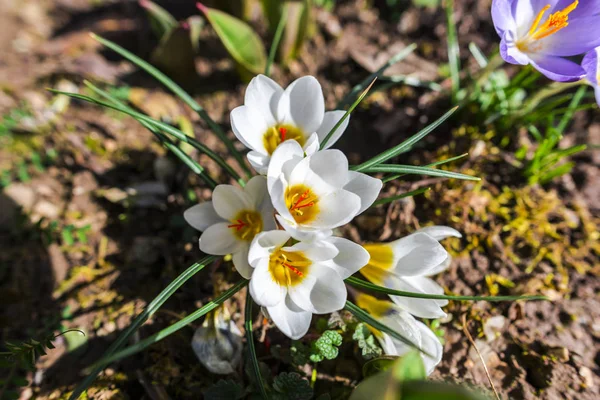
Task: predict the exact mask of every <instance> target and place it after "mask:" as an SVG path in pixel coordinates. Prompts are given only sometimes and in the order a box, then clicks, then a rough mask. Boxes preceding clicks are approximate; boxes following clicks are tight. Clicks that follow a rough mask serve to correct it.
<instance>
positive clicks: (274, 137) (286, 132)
mask: <svg viewBox="0 0 600 400" xmlns="http://www.w3.org/2000/svg"><path fill="white" fill-rule="evenodd" d="M286 140H295V141H296V142H298V143H299V144H300V146H304V143H305V142H306V138H305V137H304V132H302V130H301V129H299V128H297V127H295V126H293V125H276V126H273V127H271V128H269V129H267V131H266V132H265V134H264V136H263V144H264V145H265V149H266V150H267V153H269V155H271V154H273V152H274V151H275V149H276V148H277V146H279V145H280V144H281V143H282V142H285V141H286Z"/></svg>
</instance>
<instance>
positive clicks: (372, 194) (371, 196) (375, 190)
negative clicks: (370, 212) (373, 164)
mask: <svg viewBox="0 0 600 400" xmlns="http://www.w3.org/2000/svg"><path fill="white" fill-rule="evenodd" d="M348 178H349V180H348V183H347V184H346V185H345V186H344V190H347V191H349V192H352V193H354V194H356V195H357V196H358V197H360V210H359V211H358V214H360V213H362V212H363V211H365V210H366V209H367V208H369V207H371V205H372V204H373V202H374V201H375V200H376V199H377V196H379V192H381V188H382V187H383V182H381V179H377V178H373V177H372V176H369V175H367V174H363V173H360V172H356V171H348Z"/></svg>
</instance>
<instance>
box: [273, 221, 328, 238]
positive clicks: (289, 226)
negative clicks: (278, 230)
mask: <svg viewBox="0 0 600 400" xmlns="http://www.w3.org/2000/svg"><path fill="white" fill-rule="evenodd" d="M275 218H277V222H279V224H280V225H281V226H282V227H283V229H285V231H286V232H288V233H289V234H290V235H292V237H293V238H294V239H296V240H300V241H307V242H311V241H315V240H320V239H325V238H327V237H329V236H331V235H332V234H333V232H332V231H331V230H330V229H319V228H311V227H309V226H299V225H298V224H297V223H296V221H294V220H289V219H285V218H283V217H282V216H281V215H276V216H275Z"/></svg>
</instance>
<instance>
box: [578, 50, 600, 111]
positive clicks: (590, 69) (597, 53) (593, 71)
mask: <svg viewBox="0 0 600 400" xmlns="http://www.w3.org/2000/svg"><path fill="white" fill-rule="evenodd" d="M581 66H582V67H583V69H584V71H585V77H586V78H587V80H588V81H590V83H591V84H592V86H593V87H594V91H595V92H596V102H597V103H598V105H600V47H596V48H595V49H594V50H592V51H590V52H589V53H587V54H586V55H585V57H583V61H582V62H581Z"/></svg>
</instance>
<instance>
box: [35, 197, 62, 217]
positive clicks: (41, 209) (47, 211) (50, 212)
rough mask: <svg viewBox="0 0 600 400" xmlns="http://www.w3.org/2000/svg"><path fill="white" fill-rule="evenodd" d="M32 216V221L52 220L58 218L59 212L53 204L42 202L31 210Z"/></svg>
mask: <svg viewBox="0 0 600 400" xmlns="http://www.w3.org/2000/svg"><path fill="white" fill-rule="evenodd" d="M33 214H34V217H33V218H32V220H33V221H39V220H40V218H41V217H44V218H48V219H50V220H53V219H56V218H58V216H59V215H60V212H59V210H58V207H56V206H55V205H54V204H52V203H50V202H49V201H46V200H42V201H40V202H38V203H37V204H36V205H35V207H34V208H33Z"/></svg>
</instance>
